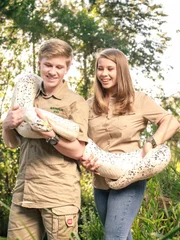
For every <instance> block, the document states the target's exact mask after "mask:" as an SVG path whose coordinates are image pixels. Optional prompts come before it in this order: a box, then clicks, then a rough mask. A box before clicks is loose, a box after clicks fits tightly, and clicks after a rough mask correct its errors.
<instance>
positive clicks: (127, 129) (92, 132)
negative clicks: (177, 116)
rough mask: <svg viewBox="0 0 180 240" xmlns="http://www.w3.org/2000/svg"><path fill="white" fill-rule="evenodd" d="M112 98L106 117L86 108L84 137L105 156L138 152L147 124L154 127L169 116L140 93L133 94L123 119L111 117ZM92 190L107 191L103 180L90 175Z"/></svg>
mask: <svg viewBox="0 0 180 240" xmlns="http://www.w3.org/2000/svg"><path fill="white" fill-rule="evenodd" d="M113 102H114V98H111V99H110V102H109V112H108V114H102V115H100V116H99V115H96V114H95V113H94V112H93V111H92V98H91V99H89V100H88V103H89V107H90V114H89V128H88V136H89V137H90V138H91V139H92V140H93V141H94V142H95V143H96V144H97V145H98V146H99V147H100V148H102V149H103V150H105V151H107V152H113V153H119V152H131V151H134V150H137V149H139V148H140V134H141V131H143V130H144V129H145V128H146V126H147V123H148V121H150V122H152V123H155V124H157V123H158V122H159V121H160V120H161V119H162V118H164V117H165V116H166V115H168V114H169V113H168V112H167V111H165V110H164V109H163V108H162V107H161V106H159V105H158V104H156V102H155V101H154V100H153V99H151V98H150V97H149V96H147V95H146V94H144V93H142V92H136V93H135V101H134V106H133V111H132V112H130V113H128V114H127V115H119V116H117V115H116V116H115V115H113V114H112V111H113V106H114V104H113ZM93 182H94V187H96V188H99V189H108V188H109V187H108V185H107V184H106V183H105V180H104V178H103V177H101V176H98V175H94V181H93Z"/></svg>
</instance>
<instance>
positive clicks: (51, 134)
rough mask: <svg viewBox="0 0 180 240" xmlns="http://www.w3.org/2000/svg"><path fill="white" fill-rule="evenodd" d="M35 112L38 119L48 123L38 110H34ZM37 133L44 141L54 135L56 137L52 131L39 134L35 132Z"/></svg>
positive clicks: (39, 132)
mask: <svg viewBox="0 0 180 240" xmlns="http://www.w3.org/2000/svg"><path fill="white" fill-rule="evenodd" d="M35 111H36V113H37V116H38V117H39V118H40V119H42V120H43V121H45V122H48V119H47V118H46V117H45V116H44V115H43V114H42V112H41V111H40V110H39V109H37V108H35ZM48 123H49V122H48ZM49 125H50V123H49ZM33 131H35V130H33ZM37 132H38V134H40V135H41V136H42V137H43V138H45V139H48V138H51V137H55V135H56V134H55V132H54V131H53V130H51V131H48V132H41V131H37Z"/></svg>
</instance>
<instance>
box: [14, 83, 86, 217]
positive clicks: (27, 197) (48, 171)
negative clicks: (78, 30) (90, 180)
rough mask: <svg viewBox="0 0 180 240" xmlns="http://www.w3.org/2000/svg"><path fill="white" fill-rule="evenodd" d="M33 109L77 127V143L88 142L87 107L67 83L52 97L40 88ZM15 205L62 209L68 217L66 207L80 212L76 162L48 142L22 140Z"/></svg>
mask: <svg viewBox="0 0 180 240" xmlns="http://www.w3.org/2000/svg"><path fill="white" fill-rule="evenodd" d="M34 105H35V106H36V107H38V108H41V109H45V110H47V111H50V112H52V113H55V114H57V115H59V116H61V117H63V118H67V119H71V120H73V121H74V122H76V123H78V124H79V126H80V133H79V136H78V140H80V141H84V142H87V141H88V137H87V127H88V113H89V109H88V104H87V102H86V101H85V100H84V98H82V97H81V96H79V95H78V94H76V93H74V92H73V91H71V90H70V89H68V85H67V83H66V82H64V84H63V85H62V86H61V87H60V88H59V89H58V90H57V91H56V92H55V94H54V95H53V96H50V97H47V96H45V95H44V94H43V90H42V87H41V90H40V91H39V93H38V94H37V97H36V99H35V103H34ZM12 201H13V203H15V204H18V205H21V206H23V207H27V208H52V207H61V206H62V209H63V211H65V212H66V213H68V210H67V209H66V206H68V209H71V207H69V206H75V207H76V208H78V209H79V208H80V172H79V166H78V163H77V161H75V160H73V159H71V158H68V157H66V156H63V155H62V154H61V153H59V152H58V151H57V150H56V149H55V148H54V147H53V146H51V145H50V144H48V143H46V141H45V139H27V138H22V144H21V151H20V161H19V172H18V175H17V181H16V185H15V188H14V192H13V199H12ZM64 209H65V210H64ZM69 211H71V210H69ZM71 213H72V211H71Z"/></svg>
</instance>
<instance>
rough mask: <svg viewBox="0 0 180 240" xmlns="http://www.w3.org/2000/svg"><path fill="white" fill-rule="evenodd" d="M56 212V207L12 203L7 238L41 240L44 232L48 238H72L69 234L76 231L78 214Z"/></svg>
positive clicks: (11, 239)
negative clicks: (44, 207) (36, 206)
mask: <svg viewBox="0 0 180 240" xmlns="http://www.w3.org/2000/svg"><path fill="white" fill-rule="evenodd" d="M59 209H60V208H59ZM56 210H57V211H56ZM59 212H60V211H59ZM57 214H58V208H57V207H56V208H55V211H54V209H35V208H24V207H21V206H18V205H15V204H12V205H11V211H10V216H9V224H8V240H16V239H18V240H42V239H43V236H44V234H45V232H46V233H47V237H48V240H69V239H73V238H71V234H72V233H75V234H77V233H78V216H79V214H78V213H74V214H68V215H57Z"/></svg>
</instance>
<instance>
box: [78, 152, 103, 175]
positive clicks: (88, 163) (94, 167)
mask: <svg viewBox="0 0 180 240" xmlns="http://www.w3.org/2000/svg"><path fill="white" fill-rule="evenodd" d="M97 161H98V158H96V157H94V155H92V154H91V155H90V156H89V157H88V158H86V157H84V156H82V157H81V158H80V162H81V164H82V166H83V167H85V168H86V169H87V170H89V171H91V172H93V173H95V174H99V173H98V168H99V165H98V164H97Z"/></svg>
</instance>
